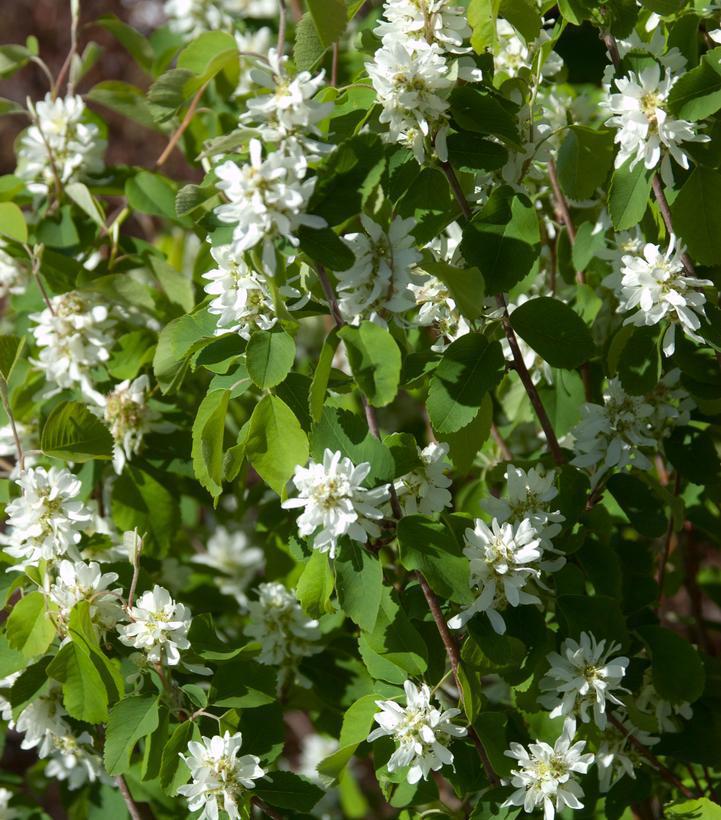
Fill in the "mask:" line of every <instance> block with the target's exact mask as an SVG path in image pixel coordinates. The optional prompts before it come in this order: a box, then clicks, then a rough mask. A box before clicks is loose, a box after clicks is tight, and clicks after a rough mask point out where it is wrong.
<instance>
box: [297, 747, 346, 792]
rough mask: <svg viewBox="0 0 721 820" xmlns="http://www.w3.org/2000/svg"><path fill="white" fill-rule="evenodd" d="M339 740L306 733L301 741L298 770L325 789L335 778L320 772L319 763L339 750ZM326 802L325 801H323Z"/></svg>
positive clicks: (300, 773)
mask: <svg viewBox="0 0 721 820" xmlns="http://www.w3.org/2000/svg"><path fill="white" fill-rule="evenodd" d="M338 746H339V743H338V740H337V739H336V738H334V737H329V736H328V735H317V734H315V733H314V734H310V735H304V736H303V738H302V739H301V741H300V755H299V758H298V766H297V769H296V771H297V772H298V774H299V775H301V776H302V777H305V778H307V779H308V780H310V781H311V782H312V783H316V784H317V785H318V786H321V787H322V788H324V789H328V788H330V786H331V785H332V784H333V778H332V777H329V776H328V775H325V774H320V772H319V771H318V765H319V764H320V763H321V761H323V760H325V758H326V757H329V756H330V755H332V754H333V753H334V752H337V751H338ZM323 802H325V801H323Z"/></svg>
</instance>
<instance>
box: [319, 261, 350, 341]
mask: <svg viewBox="0 0 721 820" xmlns="http://www.w3.org/2000/svg"><path fill="white" fill-rule="evenodd" d="M316 273H317V274H318V279H319V280H320V286H321V287H322V288H323V293H324V294H325V298H326V300H327V302H328V307H329V308H330V312H331V315H332V316H333V321H334V322H335V323H336V324H337V325H338V327H343V325H344V324H345V321H344V319H343V316H342V315H341V312H340V308H339V307H338V300H337V299H336V296H335V292H334V290H333V285H332V284H331V282H330V279H329V278H328V274H327V273H326V270H325V268H324V267H323V265H317V266H316Z"/></svg>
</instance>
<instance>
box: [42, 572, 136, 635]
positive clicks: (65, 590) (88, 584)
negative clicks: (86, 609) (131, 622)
mask: <svg viewBox="0 0 721 820" xmlns="http://www.w3.org/2000/svg"><path fill="white" fill-rule="evenodd" d="M117 580H118V574H117V573H116V572H102V571H101V569H100V564H98V563H96V562H95V561H91V562H90V563H88V564H86V563H85V562H84V561H68V560H67V559H64V560H62V561H61V562H60V564H59V565H58V575H57V578H56V579H55V581H54V583H52V584H51V586H50V589H49V591H48V596H49V598H50V600H51V601H52V602H53V603H54V604H55V605H56V606H57V607H58V609H59V610H60V612H59V615H60V618H61V619H62V620H63V621H64V622H67V620H68V618H69V617H70V610H71V609H72V608H73V607H74V606H75V605H76V604H77V603H80V601H87V602H88V603H89V604H90V617H91V619H92V620H93V621H94V622H95V623H97V624H98V625H99V626H101V627H102V628H103V629H112V628H113V627H114V626H115V624H116V623H117V622H118V621H119V620H120V619H121V618H122V615H123V611H122V608H121V605H120V598H119V596H120V594H121V593H122V589H114V590H112V591H111V590H110V589H109V587H110V585H111V584H113V583H115V581H117Z"/></svg>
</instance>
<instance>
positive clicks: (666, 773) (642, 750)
mask: <svg viewBox="0 0 721 820" xmlns="http://www.w3.org/2000/svg"><path fill="white" fill-rule="evenodd" d="M608 720H609V722H610V723H612V724H613V725H614V726H615V727H616V728H617V729H618V730H619V732H621V734H622V735H623V736H624V737H626V738H628V742H629V743H630V744H631V745H632V746H633V748H634V749H635V750H636V751H637V752H638V753H639V754H640V755H642V756H643V757H645V758H646V760H648V762H649V763H650V764H651V765H652V766H653V767H654V768H655V769H656V771H657V772H658V773H659V774H660V775H661V777H662V778H663V779H664V780H665V781H666V782H667V783H670V784H671V785H672V786H673V787H674V788H676V789H678V790H679V791H680V792H681V794H682V795H683V796H684V797H687V798H689V799H690V800H692V799H693V798H694V797H699V796H701V795H695V794H694V793H693V792H692V791H691V789H688V788H686V786H684V785H683V783H682V782H681V781H680V780H679V779H678V777H676V775H675V774H674V773H673V772H672V771H671V770H670V769H667V768H666V766H664V765H663V763H661V761H660V760H659V759H658V758H657V757H656V755H655V754H654V753H653V752H652V751H651V750H650V749H649V748H648V747H647V746H644V745H643V743H641V741H640V740H638V738H636V737H634V736H633V735H632V734H631V733H630V732H628V731H627V729H626V727H625V726H624V725H623V723H621V721H620V720H619V719H618V718H617V717H616V716H615V715H609V716H608Z"/></svg>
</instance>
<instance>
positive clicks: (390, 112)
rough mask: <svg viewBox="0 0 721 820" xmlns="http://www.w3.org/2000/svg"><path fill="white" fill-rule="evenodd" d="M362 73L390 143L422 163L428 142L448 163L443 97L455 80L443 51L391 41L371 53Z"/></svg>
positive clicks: (445, 105) (444, 97)
mask: <svg viewBox="0 0 721 820" xmlns="http://www.w3.org/2000/svg"><path fill="white" fill-rule="evenodd" d="M366 70H367V71H368V76H369V77H370V80H371V83H372V84H373V88H374V89H375V91H376V95H377V99H378V102H379V103H380V105H381V106H382V107H383V111H382V112H381V115H380V121H381V122H382V123H387V124H388V126H389V136H390V139H391V140H392V141H393V142H401V143H404V144H406V145H407V146H408V147H410V148H412V149H413V153H414V154H415V157H416V159H417V160H418V162H419V163H422V162H423V161H424V159H425V155H426V139H427V138H430V140H431V142H433V143H434V145H435V149H436V152H437V153H438V156H439V157H440V159H442V160H443V159H447V151H446V148H445V131H446V127H447V118H446V110H447V109H448V101H447V100H446V96H447V95H448V94H449V93H450V90H451V88H452V87H453V85H454V82H455V77H452V76H451V75H450V72H449V68H448V64H447V63H446V60H445V59H444V57H443V54H442V52H441V51H440V50H439V49H438V48H437V47H429V48H425V49H423V50H422V51H414V50H412V49H409V48H408V46H407V45H406V44H405V43H404V42H402V41H400V40H394V41H392V42H387V43H385V44H384V45H383V46H381V48H379V49H378V51H376V53H375V55H374V57H373V61H372V62H368V63H366Z"/></svg>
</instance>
